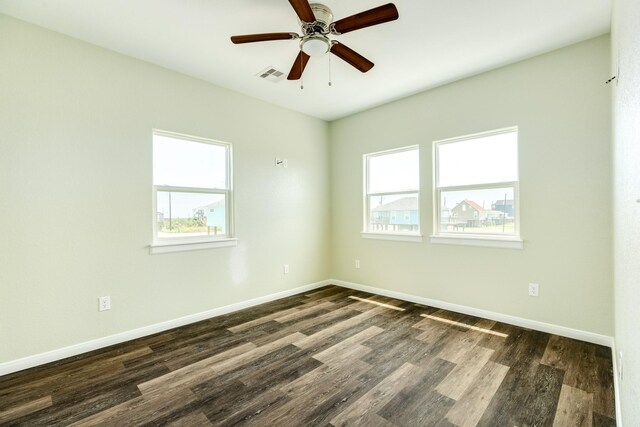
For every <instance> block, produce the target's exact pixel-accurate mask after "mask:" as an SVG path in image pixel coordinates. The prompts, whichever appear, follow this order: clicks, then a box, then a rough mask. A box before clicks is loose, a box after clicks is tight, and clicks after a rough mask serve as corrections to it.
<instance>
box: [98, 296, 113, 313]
mask: <svg viewBox="0 0 640 427" xmlns="http://www.w3.org/2000/svg"><path fill="white" fill-rule="evenodd" d="M98 310H99V311H106V310H111V297H110V296H106V297H100V298H98Z"/></svg>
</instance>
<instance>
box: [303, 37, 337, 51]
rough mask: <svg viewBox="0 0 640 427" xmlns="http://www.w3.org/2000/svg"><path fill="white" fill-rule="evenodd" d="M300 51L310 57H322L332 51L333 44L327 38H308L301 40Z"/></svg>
mask: <svg viewBox="0 0 640 427" xmlns="http://www.w3.org/2000/svg"><path fill="white" fill-rule="evenodd" d="M300 49H301V50H302V51H303V52H304V53H306V54H307V55H309V56H322V55H324V54H325V53H327V52H329V50H331V42H330V41H329V39H328V38H327V37H325V36H318V35H316V36H308V37H304V38H303V39H302V40H300Z"/></svg>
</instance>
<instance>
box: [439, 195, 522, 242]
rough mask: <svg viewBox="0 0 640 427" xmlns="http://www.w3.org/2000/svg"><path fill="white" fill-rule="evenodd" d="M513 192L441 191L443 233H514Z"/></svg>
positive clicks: (441, 227)
mask: <svg viewBox="0 0 640 427" xmlns="http://www.w3.org/2000/svg"><path fill="white" fill-rule="evenodd" d="M515 214H516V212H515V203H514V189H513V187H506V188H490V189H483V190H466V191H465V190H461V191H442V192H441V193H440V231H441V232H452V233H469V234H514V232H515V223H514V215H515Z"/></svg>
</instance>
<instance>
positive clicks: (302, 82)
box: [300, 55, 304, 90]
mask: <svg viewBox="0 0 640 427" xmlns="http://www.w3.org/2000/svg"><path fill="white" fill-rule="evenodd" d="M303 74H304V68H303V67H302V55H300V90H304V77H303Z"/></svg>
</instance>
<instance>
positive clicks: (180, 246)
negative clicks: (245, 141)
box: [149, 129, 237, 254]
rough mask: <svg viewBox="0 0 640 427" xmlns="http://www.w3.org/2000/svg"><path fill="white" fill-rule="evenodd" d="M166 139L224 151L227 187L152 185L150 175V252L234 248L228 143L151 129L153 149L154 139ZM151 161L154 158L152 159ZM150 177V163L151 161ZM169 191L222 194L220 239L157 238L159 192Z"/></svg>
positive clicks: (231, 169)
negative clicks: (222, 231)
mask: <svg viewBox="0 0 640 427" xmlns="http://www.w3.org/2000/svg"><path fill="white" fill-rule="evenodd" d="M156 135H157V136H166V137H169V138H175V139H181V140H185V141H192V142H197V143H202V144H209V145H216V146H221V147H223V148H224V149H225V153H226V156H225V157H226V159H225V169H226V176H225V184H226V188H208V187H180V186H171V185H155V184H153V175H152V186H151V187H152V205H153V206H152V232H153V237H152V244H151V245H149V248H150V253H151V254H157V253H167V252H179V251H190V250H199V249H208V248H214V247H226V246H236V240H237V239H236V238H235V227H234V221H233V218H234V216H233V211H234V209H233V206H234V203H233V146H232V145H231V143H229V142H224V141H219V140H215V139H211V138H203V137H199V136H193V135H185V134H181V133H176V132H170V131H165V130H159V129H153V131H152V150H153V137H155V136H156ZM152 158H153V157H152ZM151 166H152V168H151V169H152V174H153V169H154V165H153V161H152V165H151ZM159 191H169V192H173V193H201V194H222V195H224V196H225V224H226V228H227V231H226V233H225V234H224V235H220V236H192V237H190V236H183V237H165V238H159V237H158V220H157V215H158V212H157V211H158V209H157V208H158V192H159Z"/></svg>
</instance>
